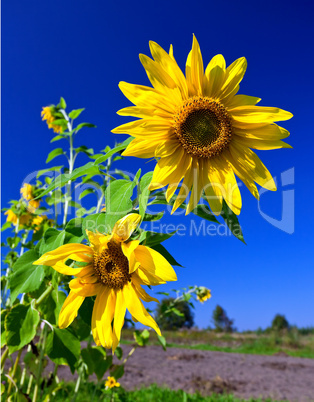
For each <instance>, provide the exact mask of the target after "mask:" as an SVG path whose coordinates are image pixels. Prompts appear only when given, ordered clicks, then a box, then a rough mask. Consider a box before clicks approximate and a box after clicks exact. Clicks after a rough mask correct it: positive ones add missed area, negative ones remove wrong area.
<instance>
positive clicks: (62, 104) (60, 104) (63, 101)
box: [58, 96, 67, 109]
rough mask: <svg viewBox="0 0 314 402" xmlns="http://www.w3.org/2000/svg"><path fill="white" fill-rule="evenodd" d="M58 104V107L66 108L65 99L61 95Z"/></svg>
mask: <svg viewBox="0 0 314 402" xmlns="http://www.w3.org/2000/svg"><path fill="white" fill-rule="evenodd" d="M58 106H59V107H60V109H66V108H67V104H66V103H65V100H64V98H62V96H61V98H60V103H59V105H58Z"/></svg>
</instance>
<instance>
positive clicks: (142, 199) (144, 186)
mask: <svg viewBox="0 0 314 402" xmlns="http://www.w3.org/2000/svg"><path fill="white" fill-rule="evenodd" d="M152 178H153V172H148V173H146V174H144V176H143V177H142V178H141V180H140V186H139V187H140V195H139V197H138V203H139V212H140V215H141V217H142V218H144V215H145V211H146V208H147V203H148V196H149V194H150V191H149V190H148V187H149V185H150V182H151V181H152Z"/></svg>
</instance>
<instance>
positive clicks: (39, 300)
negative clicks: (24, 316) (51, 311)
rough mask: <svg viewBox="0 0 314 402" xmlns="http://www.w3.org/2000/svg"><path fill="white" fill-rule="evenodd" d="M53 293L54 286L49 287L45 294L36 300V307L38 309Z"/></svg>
mask: <svg viewBox="0 0 314 402" xmlns="http://www.w3.org/2000/svg"><path fill="white" fill-rule="evenodd" d="M52 291H53V286H52V285H49V287H48V288H47V289H46V290H45V291H44V293H42V294H41V296H40V297H39V298H38V299H37V300H36V302H35V307H38V306H39V305H40V303H41V302H43V301H44V300H45V299H46V297H48V296H49V295H50V293H51V292H52Z"/></svg>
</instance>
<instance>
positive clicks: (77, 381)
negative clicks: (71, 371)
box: [71, 370, 82, 402]
mask: <svg viewBox="0 0 314 402" xmlns="http://www.w3.org/2000/svg"><path fill="white" fill-rule="evenodd" d="M81 379H82V372H81V370H79V372H78V377H77V380H76V384H75V389H74V395H73V398H72V400H71V402H75V401H76V397H77V394H78V390H79V389H80V385H81Z"/></svg>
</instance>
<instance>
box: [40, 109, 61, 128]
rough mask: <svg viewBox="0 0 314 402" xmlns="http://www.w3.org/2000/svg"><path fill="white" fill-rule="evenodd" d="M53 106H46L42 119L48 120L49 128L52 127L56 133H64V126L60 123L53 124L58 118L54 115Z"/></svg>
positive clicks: (42, 112)
mask: <svg viewBox="0 0 314 402" xmlns="http://www.w3.org/2000/svg"><path fill="white" fill-rule="evenodd" d="M53 110H54V108H53V106H45V107H43V110H42V111H41V115H42V120H46V121H47V126H48V128H52V129H53V131H54V132H55V133H58V134H61V133H63V127H62V126H59V125H58V124H52V123H53V122H54V121H55V120H56V118H55V117H54V115H53Z"/></svg>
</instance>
